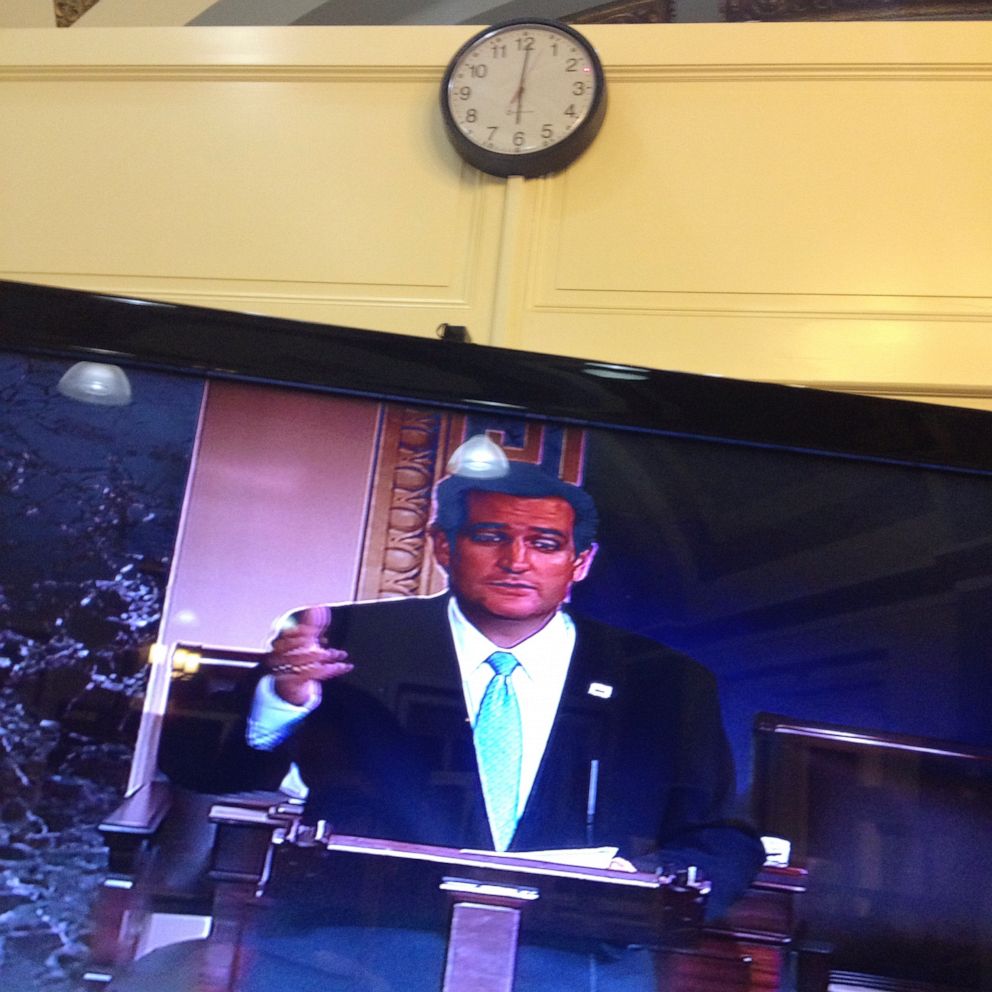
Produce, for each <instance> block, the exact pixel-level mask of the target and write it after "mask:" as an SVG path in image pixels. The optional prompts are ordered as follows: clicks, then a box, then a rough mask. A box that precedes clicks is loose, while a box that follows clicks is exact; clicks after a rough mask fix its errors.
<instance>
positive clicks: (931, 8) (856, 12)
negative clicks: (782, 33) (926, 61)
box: [723, 0, 992, 21]
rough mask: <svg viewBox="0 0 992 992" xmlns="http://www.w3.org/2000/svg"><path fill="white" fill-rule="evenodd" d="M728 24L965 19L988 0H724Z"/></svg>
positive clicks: (978, 13)
mask: <svg viewBox="0 0 992 992" xmlns="http://www.w3.org/2000/svg"><path fill="white" fill-rule="evenodd" d="M723 10H724V14H725V16H726V18H727V20H728V21H887V20H891V21H898V20H908V21H913V20H968V19H970V18H976V17H988V16H989V14H990V13H992V4H990V3H989V0H724V2H723Z"/></svg>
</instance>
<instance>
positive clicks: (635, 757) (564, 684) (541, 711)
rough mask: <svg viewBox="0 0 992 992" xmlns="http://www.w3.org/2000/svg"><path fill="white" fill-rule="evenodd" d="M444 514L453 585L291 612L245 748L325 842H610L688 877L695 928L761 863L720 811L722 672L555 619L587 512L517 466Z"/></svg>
mask: <svg viewBox="0 0 992 992" xmlns="http://www.w3.org/2000/svg"><path fill="white" fill-rule="evenodd" d="M436 504H437V512H436V517H435V520H434V523H433V525H432V531H431V533H432V539H433V542H434V550H435V556H436V559H437V561H438V562H439V564H440V565H441V567H442V568H444V569H445V571H446V572H447V574H448V579H449V589H448V592H447V593H446V594H444V595H442V596H438V597H431V598H413V599H407V600H398V601H396V600H394V601H385V602H378V603H366V604H354V605H349V606H343V607H337V606H335V607H333V608H329V607H317V608H309V609H306V610H303V611H299V612H297V613H295V614H292V615H291V616H290V618H289V621H288V623H287V624H285V625H284V626H283V628H282V630H281V631H280V633H279V634H278V636H277V637H276V639H275V641H274V643H273V650H272V653H271V655H270V659H269V674H268V676H267V677H266V678H265V679H263V683H262V685H261V686H260V691H259V693H258V695H257V697H256V708H255V712H254V713H253V719H252V721H251V726H250V728H249V742H250V743H251V744H252V745H253V746H254V747H255V748H256V749H257V750H263V751H266V752H267V753H268V754H269V755H270V756H271V757H272V758H274V759H275V766H274V767H284V766H285V763H288V762H289V761H290V760H292V761H295V762H296V764H297V765H298V766H299V769H300V771H301V774H302V778H303V780H304V781H305V782H306V784H307V785H308V786H309V789H310V797H309V801H308V815H309V817H310V819H311V820H313V819H316V818H321V819H326V820H328V821H330V822H331V823H332V825H333V827H334V829H335V830H336V831H337V832H339V833H364V834H367V835H372V836H384V837H390V838H392V839H399V840H410V841H418V842H424V843H435V844H443V845H449V846H455V847H470V848H489V849H494V850H510V851H527V850H535V849H537V850H543V849H549V848H565V847H583V846H602V845H610V846H615V847H618V848H619V854H620V856H621V857H622V858H623V859H626V860H627V861H629V862H632V863H633V864H634V865H636V866H637V867H638V868H641V869H645V870H651V871H653V870H655V869H658V868H667V867H672V866H674V867H684V866H687V865H693V866H695V867H697V868H699V869H701V870H702V871H703V872H704V874H705V875H706V876H707V877H708V878H709V879H711V880H712V883H713V894H712V897H711V902H710V909H709V915H710V917H713V916H718V915H720V914H721V913H722V912H723V911H724V910H725V909H726V908H727V907H728V906H729V905H730V903H731V902H732V901H733V900H734V899H735V898H736V897H737V896H738V895H739V894H740V893H741V892H742V891H743V890H744V888H746V886H747V885H748V883H749V882H750V880H751V878H752V877H753V875H754V873H755V871H756V870H757V868H758V867H759V866H760V864H761V860H762V851H761V846H760V842H759V841H758V840H757V838H756V837H755V836H754V835H753V833H751V832H750V831H749V830H748V829H747V828H745V827H743V826H741V825H740V824H737V823H734V822H731V821H728V820H726V819H725V817H726V815H727V813H726V811H727V807H728V804H729V801H730V799H731V796H732V790H733V784H734V775H733V766H732V759H731V757H730V751H729V748H728V746H727V742H726V738H725V734H724V731H723V726H722V721H721V717H720V710H719V704H718V700H717V694H716V686H715V681H714V679H713V677H712V675H711V674H710V673H709V672H708V671H707V670H706V669H705V668H703V667H702V666H701V665H699V664H698V663H697V662H695V661H693V660H692V659H690V658H688V657H686V656H684V655H681V654H679V653H677V652H675V651H672V650H671V649H669V648H667V647H665V646H664V645H661V644H659V643H657V642H655V641H652V640H649V639H647V638H643V637H640V636H638V635H635V634H631V633H629V632H627V631H622V630H619V629H617V628H613V627H609V626H607V625H604V624H600V623H597V622H594V621H591V620H589V619H586V618H583V617H581V616H577V615H575V614H574V613H572V612H571V611H570V610H569V608H568V606H567V601H568V598H569V593H570V591H571V588H572V586H573V585H574V583H576V582H581V581H582V580H583V579H584V578H585V577H586V575H587V574H588V572H589V569H590V567H591V565H592V562H593V559H594V557H595V553H596V545H595V530H596V522H597V521H596V510H595V506H594V504H593V502H592V499H591V498H590V497H589V495H588V494H587V493H586V492H585V491H584V490H582V489H581V488H579V487H577V486H573V485H570V484H568V483H565V482H562V481H561V480H559V479H557V478H555V477H553V476H550V475H548V474H546V473H544V472H543V471H542V470H540V469H538V468H537V467H535V466H532V465H527V464H523V463H511V464H510V467H509V470H508V472H507V473H506V474H505V475H503V476H501V477H498V478H493V479H478V478H472V477H470V476H469V477H463V476H459V475H453V476H449V477H448V478H447V479H445V480H444V481H442V483H441V484H440V485H439V486H438V488H437V492H436ZM494 657H495V658H498V659H500V663H501V664H502V665H503V666H504V667H506V666H508V671H506V673H505V674H501V673H500V671H499V670H498V669H497V668H496V666H495V665H494V662H493V660H492V659H494ZM497 689H498V690H499V692H501V693H502V695H503V696H504V697H509V707H508V708H509V709H510V711H511V721H512V723H514V724H515V726H514V728H513V731H512V733H511V734H510V737H509V738H506V737H505V736H504V737H502V738H501V740H500V744H499V748H498V750H499V755H500V757H499V759H498V760H497V762H496V767H491V766H490V760H491V759H490V758H489V756H488V755H487V753H486V747H487V744H486V739H485V735H486V734H489V733H490V731H489V730H487V729H486V728H485V727H483V726H482V723H484V722H485V720H486V719H488V717H487V716H486V711H487V707H488V704H487V703H486V698H487V693H490V694H492V693H495V692H496V691H497ZM445 715H447V716H445ZM418 720H419V723H418ZM441 729H443V730H445V731H449V732H450V733H441V732H440V731H441ZM501 733H503V732H502V731H501ZM507 765H511V766H512V767H510V768H509V769H507V768H506V766H507ZM507 775H508V776H509V777H510V779H511V783H510V785H509V786H508V787H506V788H508V790H509V792H510V793H511V796H510V798H509V799H508V800H505V799H501V798H500V795H499V790H500V788H501V787H503V786H505V783H504V782H503V779H505V778H506V777H507ZM453 782H456V783H459V784H460V785H461V788H460V789H459V788H452V783H453ZM504 791H505V790H504ZM501 803H502V804H503V805H501Z"/></svg>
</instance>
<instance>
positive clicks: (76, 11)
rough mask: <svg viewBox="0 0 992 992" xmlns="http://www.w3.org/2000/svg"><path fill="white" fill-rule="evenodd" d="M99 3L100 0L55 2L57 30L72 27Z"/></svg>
mask: <svg viewBox="0 0 992 992" xmlns="http://www.w3.org/2000/svg"><path fill="white" fill-rule="evenodd" d="M99 2H100V0H53V6H54V7H55V26H56V27H57V28H69V27H72V25H73V24H75V23H76V21H78V20H79V18H80V17H82V16H83V14H85V13H86V11H88V10H89V9H90V7H95V6H96V5H97V4H98V3H99Z"/></svg>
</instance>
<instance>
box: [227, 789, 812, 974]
mask: <svg viewBox="0 0 992 992" xmlns="http://www.w3.org/2000/svg"><path fill="white" fill-rule="evenodd" d="M211 819H212V821H213V822H214V823H215V824H217V827H218V834H217V843H216V845H215V860H214V865H213V869H212V875H213V876H214V878H215V879H218V880H221V881H223V880H227V881H229V882H235V881H237V880H238V879H241V880H242V881H247V880H248V879H249V878H251V879H253V880H254V882H255V884H256V885H257V883H258V881H259V880H260V882H261V885H260V886H258V891H263V892H265V893H267V894H272V893H275V895H274V898H278V897H279V896H278V890H279V889H280V888H282V886H283V885H285V887H286V889H287V890H289V891H294V890H295V888H296V887H298V886H300V885H311V886H313V885H319V886H321V888H320V892H321V895H322V898H326V902H327V904H328V906H329V907H331V908H333V907H334V906H335V905H337V906H338V907H339V908H340V909H341V911H342V912H347V914H348V917H349V919H351V920H353V921H354V922H355V923H356V924H361V925H368V926H376V925H379V924H381V923H382V922H383V921H384V920H385V921H386V923H387V924H389V923H394V924H396V923H401V924H403V925H422V926H427V927H432V928H434V929H438V930H443V929H445V928H446V929H447V932H448V950H447V957H446V964H445V972H444V979H443V984H442V990H443V992H512V989H513V973H514V965H515V960H516V953H517V943H518V937H519V935H520V933H521V931H523V932H524V933H525V934H526V935H527V936H528V937H529V938H532V939H535V938H536V939H537V940H540V939H542V938H550V939H552V940H555V939H561V938H567V939H569V940H583V939H584V940H588V941H590V942H595V941H601V942H607V943H614V944H618V945H621V946H622V945H628V944H641V945H647V946H650V947H653V948H656V949H657V950H656V961H657V966H658V971H659V976H660V977H659V989H664V990H665V992H709V990H713V992H717V990H719V992H735V990H737V992H777V990H780V989H781V990H783V992H785V990H788V992H825V989H826V964H825V959H824V957H823V955H817V954H808V953H801V952H800V950H799V948H798V946H797V944H796V942H795V940H794V937H795V933H796V930H797V917H796V911H795V901H796V898H797V897H798V896H799V895H800V894H801V893H802V892H803V891H804V889H805V875H806V873H805V872H804V871H802V870H801V869H796V868H766V869H765V870H764V871H763V872H762V873H761V875H760V876H759V878H758V879H757V880H756V882H755V884H754V886H752V889H751V890H750V891H749V892H748V893H747V894H746V895H745V897H744V898H743V899H742V900H741V901H740V903H739V904H738V905H737V906H736V907H735V908H734V910H733V911H732V913H731V914H729V916H728V918H727V919H726V920H724V921H721V923H720V924H718V925H715V926H709V925H706V926H704V925H703V923H702V918H703V911H704V908H705V901H706V896H707V894H708V891H709V887H708V884H707V883H705V882H703V881H701V880H696V879H695V878H693V877H692V876H691V875H690V874H689V873H684V874H681V875H677V876H657V875H654V874H646V873H641V872H623V871H611V870H607V869H596V868H580V867H573V866H568V865H562V864H557V863H549V862H542V861H537V860H532V859H530V858H521V857H519V856H513V855H497V854H492V853H486V852H469V851H459V850H455V849H451V848H444V847H431V846H424V845H416V844H408V843H401V842H394V841H386V840H378V839H371V838H363V837H351V836H343V835H336V834H332V833H327V834H326V835H324V834H322V833H321V830H320V828H319V827H318V828H316V829H315V828H305V827H303V826H302V825H301V824H300V822H299V820H298V819H294V820H292V821H286V820H283V821H282V822H281V823H280V822H279V820H278V815H276V816H274V815H273V814H272V813H271V812H270V813H268V814H264V813H262V812H261V811H254V812H250V813H249V812H246V811H244V810H242V809H238V808H235V807H223V806H216V807H214V809H213V811H212V813H211ZM247 826H254V827H255V828H256V830H257V831H258V834H257V839H258V842H259V843H261V842H262V841H263V838H265V839H266V840H268V839H271V841H272V843H270V844H267V846H266V851H265V853H264V864H260V863H259V862H258V861H257V860H256V859H257V858H258V857H259V856H260V855H261V847H260V846H259V847H256V849H255V855H254V859H253V858H251V857H246V856H247V855H248V848H247V847H246V846H245V827H247ZM265 898H266V897H265V896H263V898H262V902H263V903H264V901H265ZM255 902H256V905H257V904H258V902H257V900H256V901H255Z"/></svg>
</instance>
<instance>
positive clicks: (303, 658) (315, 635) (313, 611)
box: [265, 606, 355, 706]
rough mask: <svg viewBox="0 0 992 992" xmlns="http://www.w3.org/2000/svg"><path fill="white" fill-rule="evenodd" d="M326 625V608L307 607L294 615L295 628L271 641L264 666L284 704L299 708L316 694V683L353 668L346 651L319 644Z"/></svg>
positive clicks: (345, 672)
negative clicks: (270, 647) (284, 701)
mask: <svg viewBox="0 0 992 992" xmlns="http://www.w3.org/2000/svg"><path fill="white" fill-rule="evenodd" d="M330 625H331V610H330V607H327V606H314V607H309V608H308V609H305V610H301V611H300V613H299V614H298V615H297V617H296V624H295V626H292V627H287V628H286V629H284V630H283V631H282V632H281V633H280V634H279V636H278V637H276V639H275V640H274V641H273V642H272V650H271V651H270V652H269V654H268V655H267V656H266V659H265V664H266V667H267V668H268V669H269V672H270V673H271V674H272V676H273V677H274V679H275V689H276V692H277V693H278V695H279V696H280V697H281V698H282V699H284V700H286V702H287V703H292V704H293V705H294V706H303V705H304V704H305V703H307V702H308V701H309V700H310V699H311V698H313V694H314V692H315V691H319V686H318V685H317V684H316V683H320V682H326V681H327V680H328V679H336V678H338V677H339V676H341V675H347V674H348V672H350V671H351V670H352V669H353V668H354V667H355V666H354V665H352V664H351V663H350V662H349V661H348V652H347V651H339V650H338V649H337V648H328V647H323V646H322V645H321V643H320V638H321V637H322V635H323V634H324V632H325V631H326V630H327V629H328V627H330Z"/></svg>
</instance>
